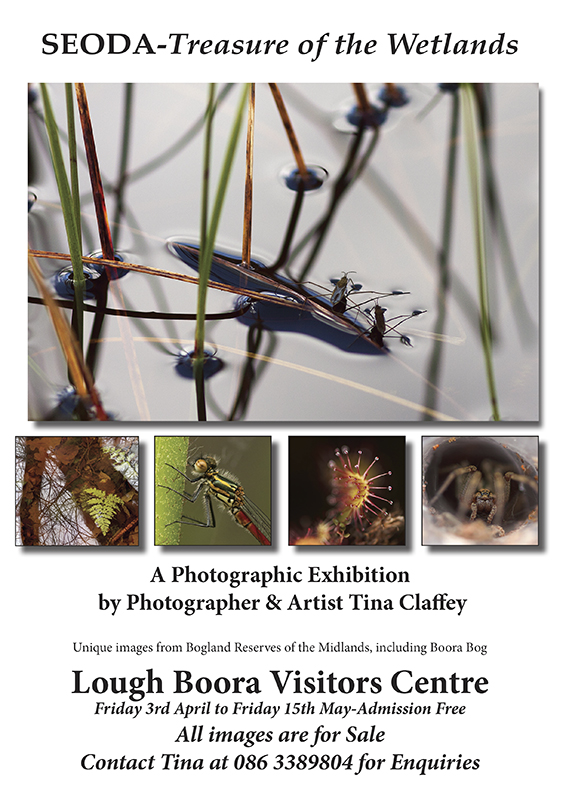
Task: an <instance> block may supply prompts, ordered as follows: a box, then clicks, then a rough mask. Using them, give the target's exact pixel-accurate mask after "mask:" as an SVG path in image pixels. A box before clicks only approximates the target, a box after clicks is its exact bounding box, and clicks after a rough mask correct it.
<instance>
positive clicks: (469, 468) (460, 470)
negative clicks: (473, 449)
mask: <svg viewBox="0 0 566 800" xmlns="http://www.w3.org/2000/svg"><path fill="white" fill-rule="evenodd" d="M476 470H477V467H474V466H473V465H472V464H470V465H469V466H467V467H458V468H457V469H453V470H452V472H451V473H450V474H449V475H448V477H447V478H446V480H445V481H444V483H443V484H442V486H441V487H440V489H439V490H438V491H437V493H436V494H435V495H434V497H433V498H432V500H431V501H430V503H429V505H431V506H433V505H434V504H435V503H436V501H437V500H438V498H439V497H440V496H441V495H442V494H444V492H445V491H446V489H448V487H449V486H450V484H451V483H452V481H454V480H455V479H456V478H458V477H459V476H460V475H465V474H466V473H467V472H475V471H476Z"/></svg>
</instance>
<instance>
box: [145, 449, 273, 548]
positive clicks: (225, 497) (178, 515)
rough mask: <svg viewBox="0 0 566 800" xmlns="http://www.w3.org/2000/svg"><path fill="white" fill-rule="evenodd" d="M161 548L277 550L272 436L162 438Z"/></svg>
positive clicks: (158, 464) (158, 479) (158, 483)
mask: <svg viewBox="0 0 566 800" xmlns="http://www.w3.org/2000/svg"><path fill="white" fill-rule="evenodd" d="M155 544H156V545H182V546H183V545H184V546H188V547H194V546H239V547H246V546H250V545H251V546H252V547H253V546H255V545H263V546H264V547H269V546H270V545H271V437H270V436H195V437H193V436H156V437H155Z"/></svg>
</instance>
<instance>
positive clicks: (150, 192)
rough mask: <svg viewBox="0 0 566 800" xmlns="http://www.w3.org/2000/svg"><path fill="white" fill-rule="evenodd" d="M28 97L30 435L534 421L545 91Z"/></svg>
mask: <svg viewBox="0 0 566 800" xmlns="http://www.w3.org/2000/svg"><path fill="white" fill-rule="evenodd" d="M29 98H30V104H29V114H30V124H29V184H30V188H29V202H28V207H29V243H30V254H29V268H30V276H31V280H30V293H29V317H30V335H29V351H30V354H29V362H30V391H29V416H30V418H31V419H38V420H42V419H75V420H85V421H88V420H91V419H114V418H117V419H122V420H196V419H200V420H204V419H209V420H219V421H222V420H249V421H259V420H274V419H277V420H289V421H291V420H327V421H337V420H348V421H375V420H380V421H383V420H403V421H419V420H427V421H454V420H461V421H474V420H484V421H486V420H495V421H498V420H511V419H514V420H523V421H532V420H536V419H538V396H539V391H538V371H539V358H538V355H539V341H538V317H537V309H538V299H537V298H538V286H539V280H538V194H537V193H538V87H537V86H536V85H535V84H416V83H415V84H403V85H398V84H391V83H389V84H320V85H316V84H300V85H289V84H283V85H277V84H257V85H256V84H247V85H243V86H240V85H232V84H218V85H205V84H203V85H200V84H127V85H124V86H121V85H118V84H88V85H86V86H85V85H82V84H76V85H59V84H53V85H41V86H37V87H35V86H32V87H30V92H29Z"/></svg>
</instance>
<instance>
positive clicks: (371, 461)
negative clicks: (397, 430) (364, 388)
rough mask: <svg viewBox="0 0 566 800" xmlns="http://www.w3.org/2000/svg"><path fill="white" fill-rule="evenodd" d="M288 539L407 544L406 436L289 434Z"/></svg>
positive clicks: (303, 542) (315, 542) (317, 542)
mask: <svg viewBox="0 0 566 800" xmlns="http://www.w3.org/2000/svg"><path fill="white" fill-rule="evenodd" d="M289 544H290V545H306V546H309V545H330V546H346V547H347V546H356V545H365V546H368V545H369V546H385V545H397V546H403V545H405V437H404V436H291V437H290V438H289Z"/></svg>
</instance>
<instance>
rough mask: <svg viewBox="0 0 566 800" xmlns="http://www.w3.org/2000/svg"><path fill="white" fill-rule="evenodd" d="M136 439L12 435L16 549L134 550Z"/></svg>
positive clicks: (135, 540) (136, 523)
mask: <svg viewBox="0 0 566 800" xmlns="http://www.w3.org/2000/svg"><path fill="white" fill-rule="evenodd" d="M138 444H139V443H138V437H137V436H17V437H16V545H23V546H24V547H30V546H32V547H33V546H35V547H119V546H122V547H123V546H127V547H136V546H137V545H138V544H139V541H138V507H139V501H138V452H139V446H138Z"/></svg>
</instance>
